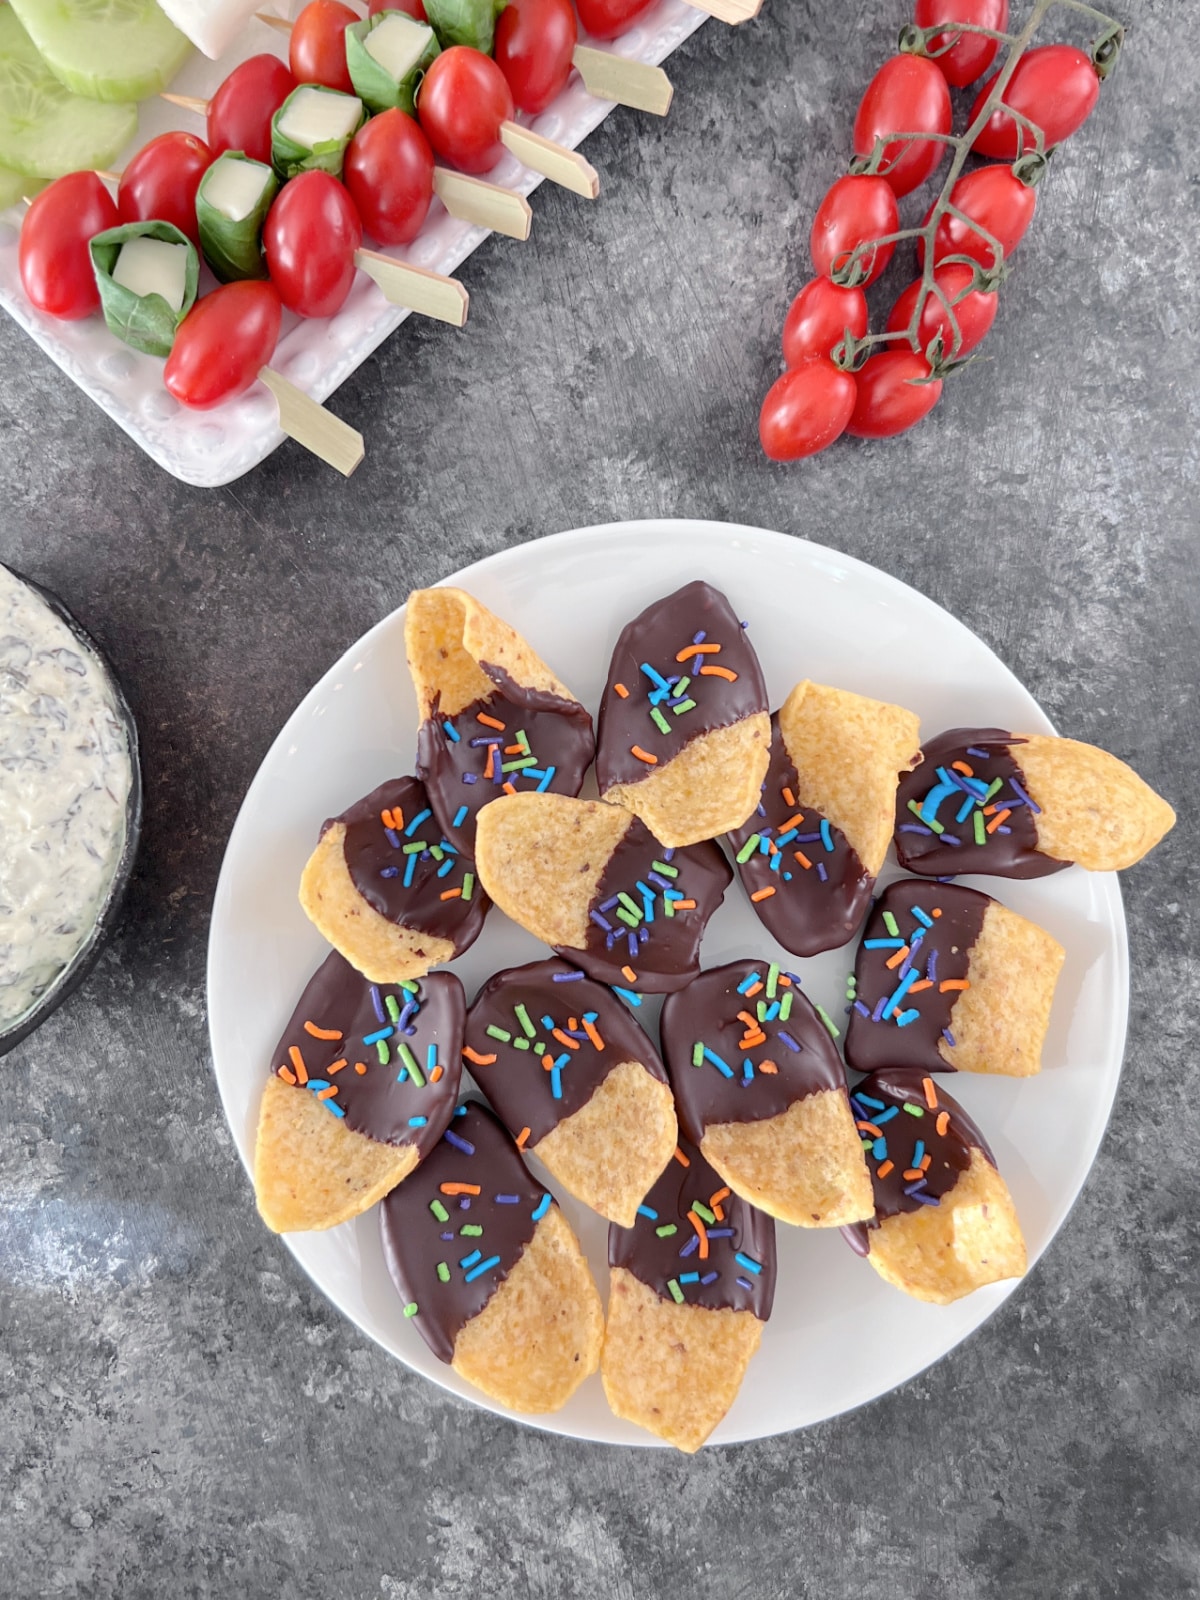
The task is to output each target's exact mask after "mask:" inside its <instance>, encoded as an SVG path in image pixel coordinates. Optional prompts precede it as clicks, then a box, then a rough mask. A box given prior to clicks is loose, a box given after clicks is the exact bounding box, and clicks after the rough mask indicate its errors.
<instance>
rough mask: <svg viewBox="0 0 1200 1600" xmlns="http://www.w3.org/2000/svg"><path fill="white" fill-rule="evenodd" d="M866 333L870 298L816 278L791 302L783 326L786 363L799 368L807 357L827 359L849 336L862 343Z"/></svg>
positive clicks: (856, 290) (859, 292)
mask: <svg viewBox="0 0 1200 1600" xmlns="http://www.w3.org/2000/svg"><path fill="white" fill-rule="evenodd" d="M866 331H867V297H866V295H865V294H864V293H863V292H862V290H861V289H843V288H841V287H839V285H838V284H836V283H833V282H832V281H831V280H830V279H829V278H813V279H812V280H811V282H809V283H806V284H805V285H804V287H803V289H801V291H800V293H799V294H798V295H797V296H796V298H795V299H794V300H793V301H792V304H791V308H790V309H789V311H788V314H787V320H786V321H785V322H784V324H783V359H784V360H785V361H786V362H787V364H788V366H789V367H796V366H799V364H800V362H801V361H803V360H804V359H805V357H806V356H827V355H829V354H830V353H831V352H832V351H833V350H834V349H835V348H836V347H837V346H838V345H839V344H840V343H841V342H842V340H843V339H844V338H845V337H846V334H847V332H849V333H850V334H852V335H853V336H854V338H856V339H861V338H863V337H864V336H865V334H866Z"/></svg>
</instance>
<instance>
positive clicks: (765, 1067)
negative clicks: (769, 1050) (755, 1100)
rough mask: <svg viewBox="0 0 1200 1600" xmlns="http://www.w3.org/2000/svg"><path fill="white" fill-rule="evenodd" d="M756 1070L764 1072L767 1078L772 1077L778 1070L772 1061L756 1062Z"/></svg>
mask: <svg viewBox="0 0 1200 1600" xmlns="http://www.w3.org/2000/svg"><path fill="white" fill-rule="evenodd" d="M758 1070H759V1071H760V1072H765V1073H766V1074H767V1076H768V1077H769V1078H773V1077H774V1076H775V1074H776V1073H777V1072H778V1071H779V1068H778V1067H777V1066H776V1065H775V1063H774V1062H773V1061H760V1062H759V1063H758Z"/></svg>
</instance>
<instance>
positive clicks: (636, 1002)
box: [613, 983, 642, 1006]
mask: <svg viewBox="0 0 1200 1600" xmlns="http://www.w3.org/2000/svg"><path fill="white" fill-rule="evenodd" d="M613 993H614V994H619V995H620V996H621V999H622V1000H628V1002H629V1004H630V1005H631V1006H640V1005H641V1003H642V997H641V995H640V994H634V992H633V990H632V989H622V988H620V987H618V985H617V984H615V983H614V984H613Z"/></svg>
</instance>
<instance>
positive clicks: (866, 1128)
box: [854, 1122, 883, 1139]
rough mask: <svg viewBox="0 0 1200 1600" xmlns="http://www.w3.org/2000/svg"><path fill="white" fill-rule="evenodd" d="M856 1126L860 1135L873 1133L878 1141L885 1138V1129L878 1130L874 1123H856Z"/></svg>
mask: <svg viewBox="0 0 1200 1600" xmlns="http://www.w3.org/2000/svg"><path fill="white" fill-rule="evenodd" d="M854 1126H855V1127H856V1128H857V1129H858V1130H859V1132H860V1133H871V1134H874V1136H875V1137H876V1138H877V1139H882V1138H883V1129H882V1128H877V1127H876V1126H875V1124H874V1123H873V1122H856V1123H855V1124H854Z"/></svg>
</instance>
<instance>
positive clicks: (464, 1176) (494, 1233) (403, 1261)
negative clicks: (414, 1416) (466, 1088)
mask: <svg viewBox="0 0 1200 1600" xmlns="http://www.w3.org/2000/svg"><path fill="white" fill-rule="evenodd" d="M463 1145H465V1146H467V1147H468V1148H466V1149H464V1148H463ZM456 1184H466V1185H468V1186H470V1187H472V1188H475V1189H478V1191H479V1192H478V1193H477V1194H463V1193H461V1192H457V1193H455V1192H451V1193H449V1194H448V1193H446V1190H445V1188H444V1187H443V1186H444V1185H450V1186H451V1189H452V1190H453V1186H454V1185H456ZM499 1197H504V1198H499ZM464 1202H465V1204H464ZM544 1202H545V1203H547V1209H549V1206H550V1205H552V1204H554V1200H553V1197H552V1196H551V1195H548V1194H547V1193H546V1191H545V1190H544V1189H543V1188H542V1186H541V1184H540V1183H536V1182H535V1181H534V1179H533V1177H532V1176H531V1175H530V1173H529V1170H528V1168H527V1167H526V1166H525V1163H524V1162H523V1161H522V1160H521V1158H520V1156H519V1155H518V1154H517V1148H516V1146H515V1145H514V1144H513V1142H512V1139H511V1138H510V1137H509V1135H508V1134H507V1133H506V1132H505V1130H504V1129H503V1128H502V1127H501V1125H500V1123H499V1122H498V1121H497V1120H496V1118H495V1117H494V1116H493V1115H492V1113H491V1112H490V1111H489V1110H488V1109H487V1107H486V1106H481V1105H477V1104H476V1103H475V1102H474V1101H469V1102H468V1103H467V1104H466V1105H465V1106H463V1107H461V1108H460V1112H459V1114H457V1115H455V1116H454V1117H452V1118H451V1124H450V1127H449V1128H448V1129H447V1130H446V1132H445V1135H444V1136H443V1138H442V1140H441V1143H440V1144H439V1145H438V1146H437V1148H436V1149H435V1150H434V1151H433V1152H432V1153H431V1154H430V1156H429V1158H428V1160H427V1161H425V1162H424V1163H423V1164H422V1165H421V1166H420V1167H418V1168H417V1170H416V1171H415V1172H413V1173H410V1175H409V1176H408V1177H407V1178H406V1179H405V1180H404V1182H403V1183H402V1184H400V1185H399V1186H398V1187H397V1188H395V1189H393V1190H392V1192H391V1194H389V1195H388V1196H387V1198H386V1199H385V1200H384V1202H383V1204H382V1205H381V1206H380V1208H379V1219H380V1227H381V1229H382V1232H383V1254H384V1259H385V1260H386V1262H387V1268H388V1272H389V1273H390V1274H391V1279H392V1282H393V1283H394V1284H395V1286H396V1289H397V1291H398V1293H399V1295H400V1297H401V1299H402V1300H403V1301H404V1303H405V1305H406V1306H409V1305H414V1304H415V1305H416V1307H417V1310H416V1311H415V1312H414V1313H413V1316H412V1320H413V1322H415V1323H416V1327H417V1332H418V1333H419V1334H420V1335H421V1337H422V1338H423V1339H424V1341H425V1343H426V1344H427V1345H428V1346H429V1348H430V1349H431V1350H432V1351H433V1353H434V1355H435V1356H437V1358H438V1360H439V1361H447V1362H448V1361H452V1360H453V1359H454V1344H455V1340H456V1339H457V1338H458V1335H459V1333H460V1332H461V1331H462V1329H463V1328H465V1327H466V1325H467V1323H468V1322H470V1321H471V1320H472V1318H474V1317H477V1316H478V1315H479V1313H480V1312H481V1311H482V1310H483V1308H484V1306H486V1305H487V1303H488V1301H489V1300H490V1299H491V1298H492V1296H493V1295H494V1294H495V1292H496V1290H497V1289H498V1288H499V1287H500V1285H501V1284H502V1283H503V1282H504V1280H505V1278H507V1277H508V1274H509V1273H510V1272H511V1271H512V1269H513V1268H514V1267H515V1266H516V1264H517V1262H518V1261H519V1260H520V1259H521V1256H522V1254H523V1252H524V1249H525V1246H526V1245H527V1244H528V1243H529V1241H530V1240H531V1239H532V1238H533V1235H534V1232H535V1230H536V1228H537V1222H536V1221H535V1220H534V1212H535V1211H538V1210H539V1209H540V1207H541V1206H542V1204H543V1203H544ZM434 1206H437V1207H439V1208H440V1209H441V1210H443V1211H445V1212H447V1213H448V1214H449V1215H448V1218H447V1220H445V1221H443V1220H442V1219H441V1218H440V1217H438V1216H437V1214H436V1213H435V1211H434V1210H433V1207H434ZM464 1228H478V1229H480V1230H481V1231H480V1232H479V1233H464V1232H463V1229H464ZM476 1251H478V1252H479V1254H478V1255H477V1256H476V1254H475V1252H476ZM494 1256H499V1258H500V1259H499V1261H497V1262H496V1263H495V1264H494V1265H493V1266H490V1267H488V1268H487V1270H486V1271H485V1272H482V1273H480V1274H479V1276H478V1277H474V1278H472V1279H471V1282H469V1283H468V1282H467V1279H468V1277H469V1276H470V1275H471V1274H472V1273H473V1272H474V1271H475V1270H476V1269H477V1268H478V1267H481V1266H484V1265H485V1263H487V1262H489V1261H491V1260H492V1258H493V1257H494ZM464 1260H465V1261H467V1262H468V1263H469V1265H467V1266H465V1267H464V1266H463V1261H464ZM439 1262H443V1263H444V1264H445V1266H446V1268H447V1269H448V1277H447V1281H446V1282H445V1283H443V1282H442V1281H441V1279H440V1278H439V1277H438V1271H437V1269H438V1263H439Z"/></svg>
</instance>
